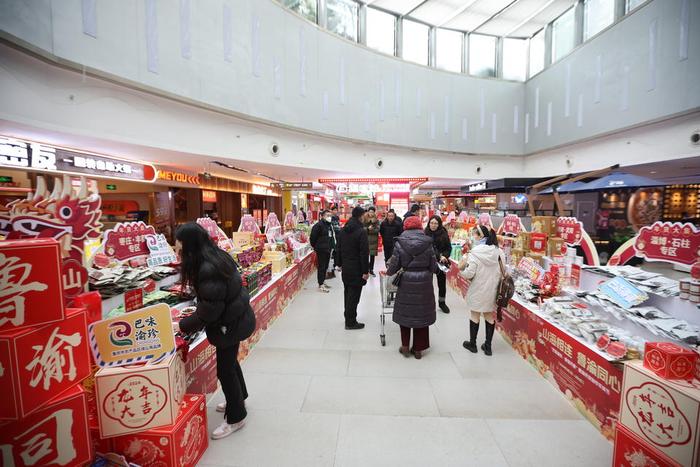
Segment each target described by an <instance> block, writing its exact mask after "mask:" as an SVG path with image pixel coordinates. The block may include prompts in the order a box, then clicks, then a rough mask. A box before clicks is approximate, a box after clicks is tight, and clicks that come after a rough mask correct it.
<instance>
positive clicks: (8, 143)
mask: <svg viewBox="0 0 700 467" xmlns="http://www.w3.org/2000/svg"><path fill="white" fill-rule="evenodd" d="M0 167H5V168H8V169H20V170H35V171H40V172H61V173H67V174H72V175H87V176H91V177H102V178H118V179H125V180H134V181H140V182H152V181H153V180H155V177H156V169H155V167H153V166H152V165H150V164H142V163H139V162H133V161H127V160H123V159H117V158H114V157H110V156H102V155H97V154H92V153H87V152H82V151H76V150H73V149H65V148H61V147H57V146H49V145H46V144H43V143H37V142H33V141H23V140H19V139H15V138H10V137H7V136H0Z"/></svg>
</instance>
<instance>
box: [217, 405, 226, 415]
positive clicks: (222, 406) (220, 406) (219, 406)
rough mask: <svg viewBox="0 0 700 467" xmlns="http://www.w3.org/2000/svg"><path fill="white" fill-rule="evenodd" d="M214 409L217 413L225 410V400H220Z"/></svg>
mask: <svg viewBox="0 0 700 467" xmlns="http://www.w3.org/2000/svg"><path fill="white" fill-rule="evenodd" d="M216 411H217V412H219V413H224V412H226V402H222V403H220V404H218V405H217V406H216Z"/></svg>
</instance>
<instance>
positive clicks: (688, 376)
mask: <svg viewBox="0 0 700 467" xmlns="http://www.w3.org/2000/svg"><path fill="white" fill-rule="evenodd" d="M697 359H698V354H697V353H695V352H693V351H692V350H688V349H685V348H683V347H681V346H680V345H676V344H674V343H672V342H647V343H646V344H645V346H644V366H645V367H647V368H649V369H650V370H651V371H653V372H654V373H656V374H657V375H659V376H661V377H662V378H665V379H685V380H692V379H693V378H694V377H695V363H696V361H697Z"/></svg>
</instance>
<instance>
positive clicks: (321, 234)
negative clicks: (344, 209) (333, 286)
mask: <svg viewBox="0 0 700 467" xmlns="http://www.w3.org/2000/svg"><path fill="white" fill-rule="evenodd" d="M309 243H310V244H311V247H312V248H313V249H314V251H315V252H316V267H317V269H318V271H317V277H318V290H319V292H325V293H328V291H329V289H330V287H329V286H327V285H326V283H325V281H326V271H327V270H328V263H329V262H330V260H331V250H332V248H333V246H334V245H335V233H334V232H333V226H332V225H331V215H330V211H328V210H326V209H324V210H323V211H322V212H321V219H320V220H319V221H318V222H316V223H315V224H314V226H313V228H312V229H311V235H310V236H309Z"/></svg>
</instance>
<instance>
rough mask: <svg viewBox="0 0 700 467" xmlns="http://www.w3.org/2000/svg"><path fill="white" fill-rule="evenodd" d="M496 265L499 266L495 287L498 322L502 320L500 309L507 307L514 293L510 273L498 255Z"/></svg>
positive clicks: (513, 284) (513, 283)
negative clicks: (499, 277)
mask: <svg viewBox="0 0 700 467" xmlns="http://www.w3.org/2000/svg"><path fill="white" fill-rule="evenodd" d="M498 266H499V267H500V268H501V279H500V280H499V281H498V288H497V289H496V307H497V308H496V319H498V321H499V322H500V321H502V320H503V312H502V309H503V308H506V307H508V304H509V303H510V299H511V298H513V294H515V282H513V278H512V277H511V276H510V274H508V273H507V272H506V269H505V267H504V266H503V261H501V257H500V256H499V257H498Z"/></svg>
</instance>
